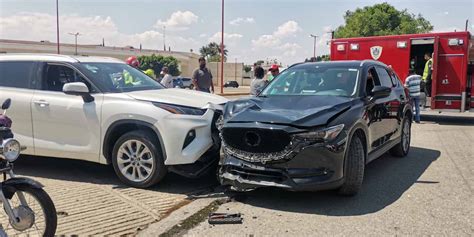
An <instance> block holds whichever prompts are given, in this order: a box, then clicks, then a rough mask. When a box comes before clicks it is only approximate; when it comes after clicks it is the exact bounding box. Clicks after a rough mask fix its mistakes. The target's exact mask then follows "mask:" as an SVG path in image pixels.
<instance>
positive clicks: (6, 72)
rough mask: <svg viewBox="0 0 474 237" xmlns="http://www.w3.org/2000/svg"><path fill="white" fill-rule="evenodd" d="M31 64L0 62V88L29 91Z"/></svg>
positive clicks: (32, 64) (32, 65)
mask: <svg viewBox="0 0 474 237" xmlns="http://www.w3.org/2000/svg"><path fill="white" fill-rule="evenodd" d="M33 67H34V63H33V62H0V87H1V86H3V87H14V88H22V89H29V88H30V77H31V72H32V70H33Z"/></svg>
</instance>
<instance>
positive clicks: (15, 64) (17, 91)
mask: <svg viewBox="0 0 474 237" xmlns="http://www.w3.org/2000/svg"><path fill="white" fill-rule="evenodd" d="M36 68H37V63H36V62H29V61H0V103H3V101H5V100H6V99H7V98H10V99H11V100H12V103H11V106H10V109H9V110H8V111H7V116H8V117H10V118H11V119H12V120H13V124H12V131H13V133H14V135H15V138H16V139H17V140H18V141H19V142H20V143H21V144H22V145H24V146H26V147H27V148H26V150H25V151H24V152H22V153H23V154H30V155H33V154H34V147H33V126H32V121H31V106H30V103H31V99H32V98H33V94H34V92H35V91H34V85H33V82H34V80H33V79H34V77H35V76H36V73H35V72H36ZM1 112H3V111H1Z"/></svg>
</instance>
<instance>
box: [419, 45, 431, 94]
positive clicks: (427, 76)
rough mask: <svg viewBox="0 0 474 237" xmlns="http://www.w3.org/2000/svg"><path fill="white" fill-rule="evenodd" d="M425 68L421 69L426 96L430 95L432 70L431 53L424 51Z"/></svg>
mask: <svg viewBox="0 0 474 237" xmlns="http://www.w3.org/2000/svg"><path fill="white" fill-rule="evenodd" d="M425 60H426V63H425V68H424V70H423V78H422V80H423V82H424V84H425V88H424V89H425V93H426V96H427V97H431V74H432V70H433V58H432V57H431V53H429V52H427V53H425Z"/></svg>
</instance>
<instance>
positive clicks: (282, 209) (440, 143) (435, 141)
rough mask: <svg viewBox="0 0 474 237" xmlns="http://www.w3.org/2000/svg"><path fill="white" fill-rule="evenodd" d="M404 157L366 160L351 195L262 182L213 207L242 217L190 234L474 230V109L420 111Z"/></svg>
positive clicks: (201, 227)
mask: <svg viewBox="0 0 474 237" xmlns="http://www.w3.org/2000/svg"><path fill="white" fill-rule="evenodd" d="M425 119H429V120H430V121H424V122H422V124H415V125H414V126H413V130H412V131H413V136H412V148H411V151H410V153H409V155H408V156H407V157H405V158H401V159H400V158H395V157H391V156H389V155H384V156H383V157H381V158H380V159H377V160H375V161H374V162H372V163H370V164H369V165H368V166H367V168H366V172H365V180H364V183H363V186H362V190H361V191H360V193H359V194H358V195H357V196H355V197H340V196H337V195H336V194H335V193H334V192H331V191H325V192H317V193H294V192H285V191H281V190H274V189H261V190H257V191H253V192H250V193H247V194H246V195H245V197H246V198H244V199H243V200H241V201H239V202H230V203H226V204H223V205H222V206H220V208H219V209H218V212H227V213H242V214H243V217H244V221H243V224H236V225H216V226H212V225H209V224H208V223H207V222H202V223H201V224H199V225H198V226H197V227H195V228H194V229H192V230H190V231H188V232H187V235H189V236H232V235H235V236H288V235H291V236H318V235H319V236H326V235H329V236H334V235H339V236H386V235H410V236H422V235H423V236H425V235H435V236H473V235H474V227H473V217H474V211H473V208H474V203H473V199H474V198H473V189H474V176H473V172H474V117H473V116H471V117H464V118H451V117H445V116H441V117H440V116H425Z"/></svg>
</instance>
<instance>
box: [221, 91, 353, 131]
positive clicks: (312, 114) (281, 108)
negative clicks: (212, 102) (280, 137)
mask: <svg viewBox="0 0 474 237" xmlns="http://www.w3.org/2000/svg"><path fill="white" fill-rule="evenodd" d="M245 101H247V102H251V103H252V104H253V105H251V106H246V108H245V109H243V110H242V111H240V112H237V113H236V114H235V115H234V116H233V117H231V118H226V119H227V120H226V122H262V123H275V124H287V125H293V126H300V127H313V126H320V125H326V124H327V123H328V122H329V120H330V119H332V118H333V117H334V116H335V115H338V114H340V113H343V112H345V111H347V110H348V109H349V108H350V107H351V104H352V103H351V101H352V98H344V97H335V96H270V97H267V98H265V97H256V98H252V99H247V100H238V101H235V102H230V103H228V104H227V106H228V107H230V106H232V103H241V102H245Z"/></svg>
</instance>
